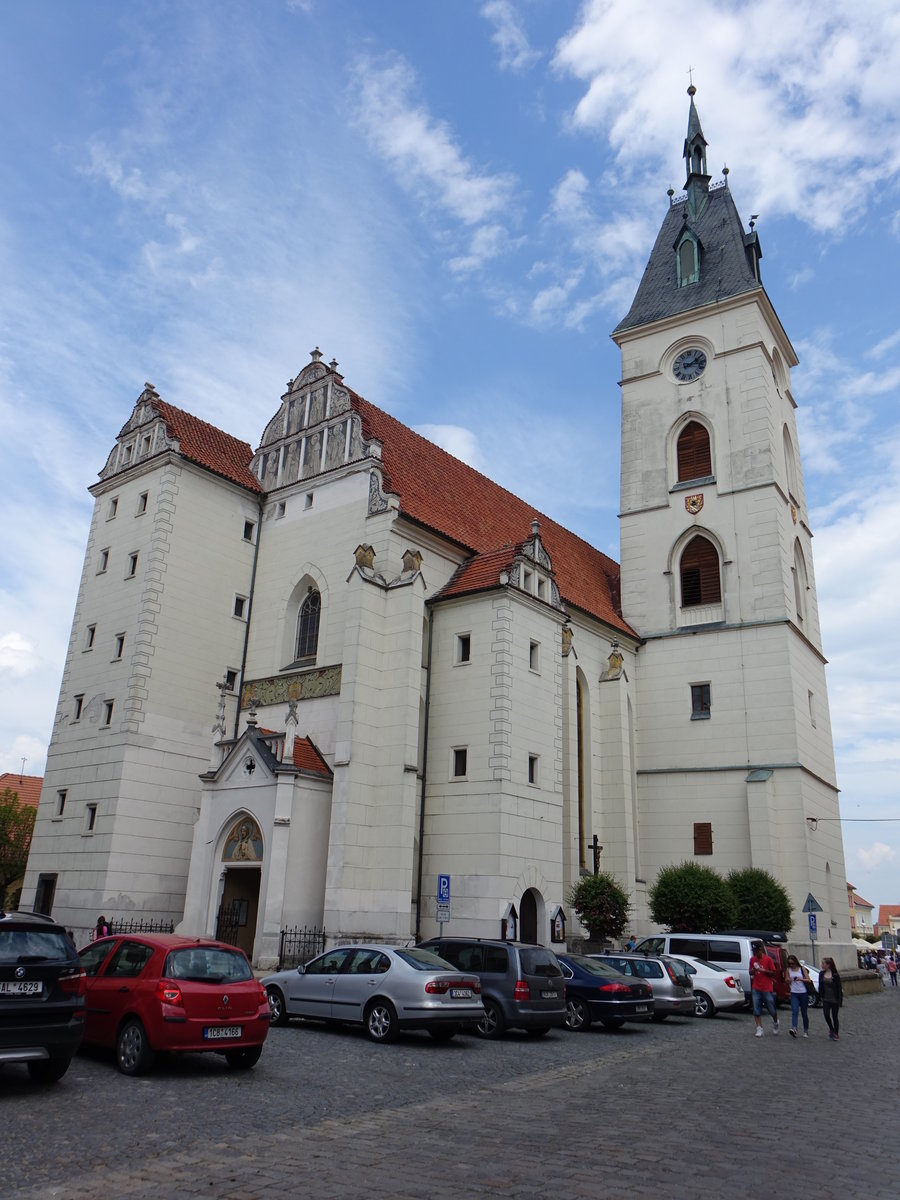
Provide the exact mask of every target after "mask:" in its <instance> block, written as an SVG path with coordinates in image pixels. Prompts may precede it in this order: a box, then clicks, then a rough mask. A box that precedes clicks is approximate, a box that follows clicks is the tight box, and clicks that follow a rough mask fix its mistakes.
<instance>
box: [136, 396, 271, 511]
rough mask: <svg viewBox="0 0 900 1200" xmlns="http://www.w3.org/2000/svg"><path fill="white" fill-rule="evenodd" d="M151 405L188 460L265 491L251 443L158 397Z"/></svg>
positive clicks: (246, 486) (259, 490)
mask: <svg viewBox="0 0 900 1200" xmlns="http://www.w3.org/2000/svg"><path fill="white" fill-rule="evenodd" d="M151 403H152V405H153V409H154V411H155V412H157V413H158V414H159V416H160V417H162V419H163V420H164V421H165V423H166V432H167V433H168V435H169V437H171V438H174V439H176V440H177V441H178V444H179V446H180V448H181V453H182V454H183V455H184V456H185V458H188V459H190V460H191V462H195V463H197V464H198V465H199V466H201V467H205V468H206V469H207V470H208V471H212V472H213V473H214V474H216V475H221V476H223V478H225V479H230V480H231V482H232V483H237V484H240V486H241V487H245V488H248V489H249V490H250V491H252V492H257V493H261V492H262V490H263V489H262V486H261V485H260V482H259V480H258V479H257V478H256V476H255V475H254V474H253V473H252V472H251V470H250V465H249V464H250V460H251V458H252V457H253V450H252V448H251V446H250V443H249V442H242V441H240V440H239V439H238V438H236V437H232V436H231V434H230V433H224V432H223V431H222V430H221V429H217V428H216V426H215V425H210V424H209V422H208V421H201V420H200V418H199V417H195V416H192V415H191V413H189V412H185V411H184V409H182V408H176V407H175V406H174V404H168V403H167V402H166V401H165V400H160V399H159V398H158V397H156V396H154V397H153V399H152V401H151Z"/></svg>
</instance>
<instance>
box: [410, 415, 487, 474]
mask: <svg viewBox="0 0 900 1200" xmlns="http://www.w3.org/2000/svg"><path fill="white" fill-rule="evenodd" d="M414 428H415V431H416V433H419V434H421V435H422V437H424V438H428V440H429V441H430V442H434V443H435V444H436V445H438V446H440V447H441V449H442V450H446V451H447V453H448V454H452V455H453V457H454V458H458V459H460V460H461V461H462V462H464V463H467V464H468V465H469V466H470V467H474V468H475V470H476V471H482V472H483V471H484V470H485V460H484V455H483V454H482V452H481V449H480V447H479V445H478V437H477V436H476V435H475V434H474V433H473V432H472V430H471V429H466V428H464V427H463V426H462V425H416V426H414Z"/></svg>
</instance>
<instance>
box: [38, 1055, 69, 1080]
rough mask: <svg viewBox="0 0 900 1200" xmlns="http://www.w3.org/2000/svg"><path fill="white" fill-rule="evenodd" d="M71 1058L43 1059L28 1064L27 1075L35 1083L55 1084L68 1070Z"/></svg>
mask: <svg viewBox="0 0 900 1200" xmlns="http://www.w3.org/2000/svg"><path fill="white" fill-rule="evenodd" d="M71 1061H72V1060H71V1058H43V1059H40V1060H38V1061H36V1062H30V1063H29V1064H28V1074H29V1075H30V1076H31V1078H32V1079H33V1080H34V1081H35V1083H56V1081H57V1079H62V1077H63V1075H65V1073H66V1071H68V1069H69V1063H70V1062H71Z"/></svg>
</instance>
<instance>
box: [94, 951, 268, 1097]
mask: <svg viewBox="0 0 900 1200" xmlns="http://www.w3.org/2000/svg"><path fill="white" fill-rule="evenodd" d="M79 958H80V959H81V965H82V967H83V968H84V972H85V975H86V976H87V994H86V1002H87V1013H86V1017H85V1026H84V1041H85V1042H86V1043H93V1044H94V1045H96V1046H109V1047H111V1048H114V1049H115V1052H116V1061H117V1063H118V1065H119V1070H120V1071H122V1072H123V1073H124V1074H125V1075H140V1074H142V1073H143V1072H145V1071H147V1070H149V1068H150V1066H151V1065H152V1063H153V1057H154V1055H155V1054H156V1052H157V1051H191V1052H196V1051H200V1052H202V1051H213V1052H215V1053H217V1054H224V1055H225V1061H226V1062H227V1063H228V1065H229V1066H230V1067H236V1068H244V1069H246V1068H248V1067H252V1066H254V1065H255V1064H256V1063H257V1062H258V1061H259V1056H260V1054H262V1047H263V1042H264V1041H265V1040H266V1034H267V1033H268V1032H269V1025H270V1017H271V1014H270V1011H269V999H268V996H267V995H266V990H265V988H264V987H262V985H261V984H260V983H258V982H257V980H256V979H255V978H254V976H253V972H252V970H251V969H250V963H249V962H248V961H247V956H246V955H245V954H244V952H243V950H238V949H237V947H235V946H228V945H226V944H225V943H224V942H216V941H213V940H211V939H209V938H187V937H176V936H175V935H174V934H156V933H141V934H124V935H119V936H112V937H105V938H100V939H98V940H97V941H96V942H92V943H91V945H90V946H85V948H84V949H83V950H81V951H80V952H79Z"/></svg>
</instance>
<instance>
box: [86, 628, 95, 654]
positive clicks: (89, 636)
mask: <svg viewBox="0 0 900 1200" xmlns="http://www.w3.org/2000/svg"><path fill="white" fill-rule="evenodd" d="M96 633H97V626H96V625H88V627H87V631H86V633H85V638H84V648H85V650H92V649H93V648H94V637H95V635H96Z"/></svg>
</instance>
